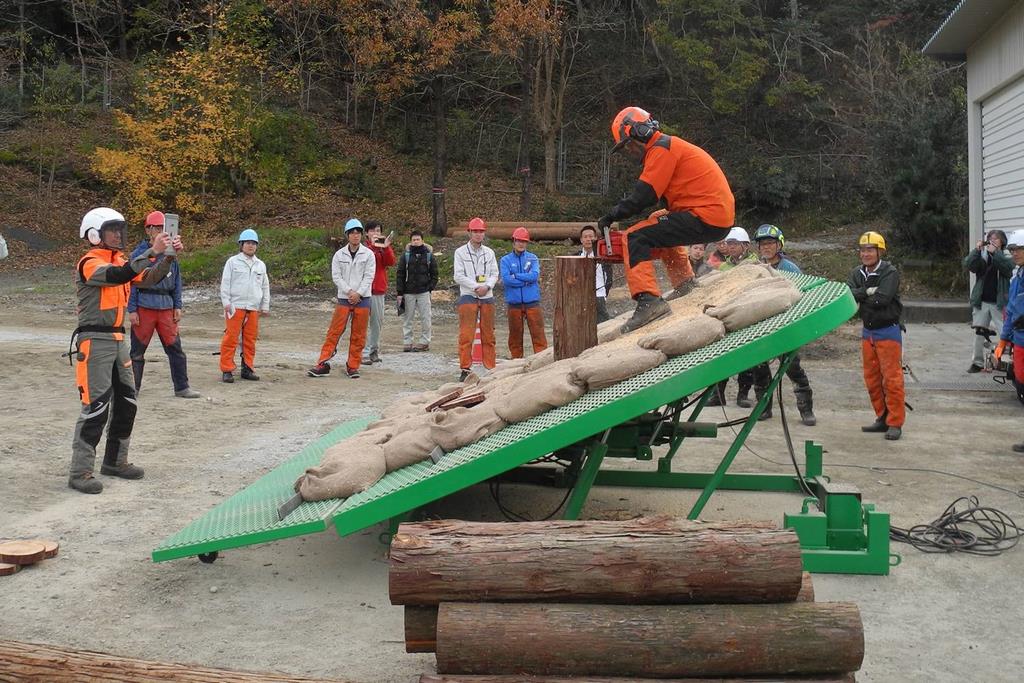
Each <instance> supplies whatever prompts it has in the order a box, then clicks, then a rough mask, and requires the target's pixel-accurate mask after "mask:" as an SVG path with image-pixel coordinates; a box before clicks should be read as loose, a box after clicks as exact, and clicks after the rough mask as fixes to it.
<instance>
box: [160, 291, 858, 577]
mask: <svg viewBox="0 0 1024 683" xmlns="http://www.w3.org/2000/svg"><path fill="white" fill-rule="evenodd" d="M790 277H791V279H793V280H794V282H795V283H796V284H797V286H799V287H800V288H801V290H802V291H803V292H804V294H803V297H802V298H801V299H800V301H798V302H797V303H796V304H795V305H794V306H793V307H792V308H790V309H789V310H788V311H786V312H784V313H781V314H779V315H777V316H774V317H772V318H769V319H768V320H765V321H763V322H761V323H758V324H757V325H753V326H751V327H748V328H746V329H743V330H740V331H738V332H734V333H731V334H729V335H727V336H726V337H725V338H724V339H722V340H720V341H718V342H716V343H714V344H711V345H709V346H707V347H704V348H702V349H698V350H697V351H694V352H692V353H689V354H686V355H684V356H677V357H675V358H670V359H669V360H668V361H666V362H665V363H662V364H661V365H660V366H658V367H656V368H652V369H651V370H648V371H647V372H644V373H642V374H640V375H638V376H636V377H633V378H631V379H629V380H626V381H624V382H620V383H619V384H617V385H615V386H612V387H608V388H606V389H602V390H600V391H596V392H591V393H588V394H585V395H584V396H582V397H580V398H579V399H577V400H575V401H573V402H572V403H570V404H568V405H566V406H563V407H561V408H556V409H555V410H551V411H549V412H547V413H544V414H543V415H539V416H537V417H534V418H531V419H529V420H526V421H524V422H520V423H518V424H515V425H510V426H508V427H506V428H505V429H503V430H501V431H499V432H497V433H496V434H493V435H491V436H489V437H487V438H485V439H482V440H480V441H478V442H476V443H474V444H471V445H469V446H465V447H463V448H460V449H458V450H456V451H453V452H451V453H448V454H446V455H445V456H444V457H443V458H441V459H440V460H439V461H438V462H437V463H432V462H430V461H429V460H428V461H426V462H423V463H418V464H416V465H412V466H410V467H406V468H403V469H401V470H398V471H396V472H392V473H390V474H388V475H386V476H385V477H384V478H382V479H381V480H380V481H379V482H377V483H376V484H375V485H374V486H372V487H370V488H369V489H368V490H366V491H365V492H363V493H360V494H357V495H355V496H352V497H350V498H347V499H344V500H333V501H321V502H317V503H303V504H302V505H300V506H299V507H298V508H296V509H295V511H294V512H292V513H291V514H290V515H288V516H287V517H286V518H285V519H284V520H283V521H279V520H278V516H277V510H278V507H279V506H280V505H281V504H282V503H284V502H285V501H286V500H288V498H290V497H291V496H292V495H293V490H292V485H293V484H294V482H295V480H296V479H297V478H298V476H299V475H300V474H301V473H302V472H303V471H304V470H305V469H306V468H307V467H309V466H312V465H315V464H317V463H318V462H319V461H320V459H321V456H322V454H323V451H324V449H325V448H326V447H328V446H329V445H331V444H333V443H336V442H338V441H340V440H341V439H344V438H346V437H347V436H350V435H351V434H354V433H355V432H357V431H359V430H361V429H362V428H363V427H364V426H365V425H366V424H367V423H368V422H370V421H371V420H372V418H364V419H360V420H355V421H352V422H348V423H345V424H343V425H341V426H339V427H338V428H336V429H335V430H333V431H332V432H330V433H328V434H326V435H325V436H323V437H321V438H320V439H319V440H317V441H316V442H314V443H313V444H311V445H310V446H308V447H306V448H305V449H304V450H303V451H302V452H300V453H299V454H298V455H296V456H295V457H294V458H292V459H290V460H288V461H287V462H285V463H283V464H282V465H280V466H278V467H277V468H276V469H275V470H273V471H271V472H269V473H268V474H266V475H265V476H263V477H262V478H260V479H259V480H257V481H256V482H255V483H253V484H252V485H251V486H249V487H248V488H246V489H244V490H242V491H240V492H239V493H237V494H235V495H234V496H232V497H231V498H229V499H228V500H226V501H224V502H223V503H221V504H219V505H217V506H216V507H215V508H213V509H212V510H210V511H209V512H208V513H207V514H206V515H205V516H203V517H201V518H200V519H198V520H196V521H194V522H192V523H191V524H189V525H188V526H187V527H185V528H184V529H182V530H181V531H179V532H178V533H176V534H174V535H173V536H171V537H169V538H167V539H166V540H164V541H163V543H161V544H160V545H159V547H157V548H156V549H155V550H154V551H153V560H154V561H156V562H161V561H164V560H171V559H175V558H181V557H187V556H191V555H203V554H206V553H214V552H216V551H218V550H224V549H228V548H236V547H239V546H244V545H252V544H256V543H263V542H266V541H272V540H277V539H280V538H286V537H289V536H298V535H302V534H307V533H312V532H314V531H323V530H326V529H327V528H328V527H330V526H331V525H333V526H334V527H335V530H336V531H337V533H338V534H339V535H341V536H344V535H347V534H351V533H354V532H356V531H360V530H362V529H365V528H367V527H370V526H373V525H375V524H377V523H380V522H384V521H388V520H392V519H396V518H401V517H402V516H403V515H406V514H408V513H410V512H412V511H414V510H416V509H417V508H420V507H422V506H423V505H425V504H427V503H430V502H432V501H435V500H438V499H440V498H443V497H444V496H447V495H449V494H451V493H455V492H456V491H460V490H462V489H464V488H466V487H468V486H471V485H474V484H478V483H480V482H483V481H486V480H488V479H490V478H491V477H495V476H497V475H500V474H502V473H504V472H507V471H509V470H512V469H514V468H517V467H519V466H521V465H523V464H525V463H528V462H530V461H531V460H534V459H536V458H539V457H542V456H545V455H547V454H549V453H552V452H553V451H556V450H558V449H560V448H564V447H567V446H570V445H572V444H576V443H579V442H580V441H582V440H585V439H588V438H589V437H593V436H594V435H598V434H601V433H603V432H605V431H606V430H608V429H610V428H612V427H614V426H616V425H620V424H622V423H624V422H626V421H628V420H631V419H633V418H636V417H638V416H640V415H643V414H644V413H648V412H650V411H653V410H656V409H658V408H660V407H662V406H666V405H669V404H672V403H674V402H677V401H679V400H680V399H682V398H684V397H687V396H690V395H692V394H695V393H699V392H702V391H704V390H705V389H707V388H708V387H711V386H712V385H714V384H716V383H717V382H719V381H721V380H723V379H725V378H727V377H731V376H733V375H735V374H736V373H737V372H738V371H740V370H744V369H746V368H749V367H753V366H755V365H757V364H759V363H762V362H765V361H769V360H772V359H774V358H776V357H778V356H780V355H781V354H786V353H789V352H792V351H795V350H796V349H798V348H800V347H801V346H803V345H804V344H807V343H808V342H811V341H814V340H815V339H818V338H820V337H822V336H824V335H825V334H827V333H828V332H830V331H832V330H833V329H835V328H837V327H839V326H840V325H842V324H843V323H844V322H846V321H847V320H849V319H850V317H851V316H852V315H853V314H854V313H855V312H856V310H857V306H856V303H855V302H854V300H853V297H852V296H851V295H850V293H849V289H848V288H847V287H846V285H844V284H841V283H837V282H828V281H826V280H824V279H822V278H817V277H813V276H808V275H798V276H790ZM777 380H778V376H777V377H776V380H775V382H777ZM773 386H774V383H773ZM700 406H703V400H702V401H701V402H700ZM758 414H759V411H758ZM753 419H754V421H756V415H755V416H754V418H753ZM749 426H750V427H752V426H753V423H752V422H751V424H750V425H749ZM747 431H749V429H747ZM744 437H745V434H744ZM595 474H596V473H595ZM598 483H603V482H601V481H600V480H598ZM609 483H610V482H609ZM587 488H589V484H588V486H587ZM708 494H709V492H708Z"/></svg>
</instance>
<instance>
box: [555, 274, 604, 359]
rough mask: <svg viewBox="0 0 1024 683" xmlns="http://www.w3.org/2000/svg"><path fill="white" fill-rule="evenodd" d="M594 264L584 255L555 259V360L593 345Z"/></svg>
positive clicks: (594, 318)
mask: <svg viewBox="0 0 1024 683" xmlns="http://www.w3.org/2000/svg"><path fill="white" fill-rule="evenodd" d="M596 263H597V262H596V261H595V260H594V259H592V258H586V257H585V256H558V257H556V258H555V321H554V324H553V325H552V330H553V333H554V337H555V344H554V347H555V360H556V361H560V360H562V359H564V358H575V357H576V356H578V355H580V354H581V353H582V352H583V351H586V350H587V349H589V348H590V347H592V346H597V291H596V271H595V265H596Z"/></svg>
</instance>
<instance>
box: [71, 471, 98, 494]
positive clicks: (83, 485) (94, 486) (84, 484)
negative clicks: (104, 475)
mask: <svg viewBox="0 0 1024 683" xmlns="http://www.w3.org/2000/svg"><path fill="white" fill-rule="evenodd" d="M68 487H69V488H73V489H74V490H76V491H81V492H82V493H99V492H101V491H102V490H103V482H101V481H100V480H99V479H94V478H93V476H92V472H86V473H85V474H80V475H78V476H77V477H70V478H69V479H68Z"/></svg>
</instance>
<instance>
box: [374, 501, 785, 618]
mask: <svg viewBox="0 0 1024 683" xmlns="http://www.w3.org/2000/svg"><path fill="white" fill-rule="evenodd" d="M390 563H391V569H390V573H389V585H390V593H391V602H392V604H395V605H433V604H437V603H439V602H446V601H455V600H458V601H503V602H537V601H541V600H548V601H552V602H592V603H598V602H599V603H625V604H665V603H760V602H791V601H793V600H795V599H796V596H797V594H798V593H799V591H800V583H801V575H802V561H801V556H800V544H799V541H798V539H797V536H796V533H795V532H793V531H792V530H781V529H777V528H772V525H768V524H766V523H761V522H753V523H751V522H691V521H687V520H684V519H676V518H671V517H652V518H646V519H639V520H629V521H624V522H619V521H576V522H565V521H562V522H521V523H493V524H490V523H480V522H461V521H451V520H442V521H434V522H424V523H419V524H403V525H402V526H401V527H399V530H398V533H397V534H396V535H395V537H394V539H393V540H392V542H391V560H390Z"/></svg>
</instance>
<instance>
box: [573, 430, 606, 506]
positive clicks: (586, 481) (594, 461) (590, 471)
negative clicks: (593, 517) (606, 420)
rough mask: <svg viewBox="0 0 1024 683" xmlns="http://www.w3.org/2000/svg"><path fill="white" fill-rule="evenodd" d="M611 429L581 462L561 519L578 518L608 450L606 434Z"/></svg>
mask: <svg viewBox="0 0 1024 683" xmlns="http://www.w3.org/2000/svg"><path fill="white" fill-rule="evenodd" d="M610 431H611V430H607V431H605V433H604V436H603V437H602V438H601V440H600V441H598V442H596V443H595V444H594V446H593V447H592V448H591V449H590V451H589V452H588V453H587V460H586V462H584V463H583V468H582V469H581V470H580V474H579V477H578V478H577V479H576V485H575V486H573V487H572V494H571V495H570V496H569V502H568V503H566V506H565V514H563V515H562V519H579V518H580V512H581V511H582V510H583V503H585V502H586V500H587V495H588V494H589V493H590V487H591V486H593V485H594V479H595V478H596V477H597V472H598V470H600V469H601V463H602V462H603V461H604V455H605V453H607V452H608V444H607V443H606V441H607V440H608V434H609V432H610Z"/></svg>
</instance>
